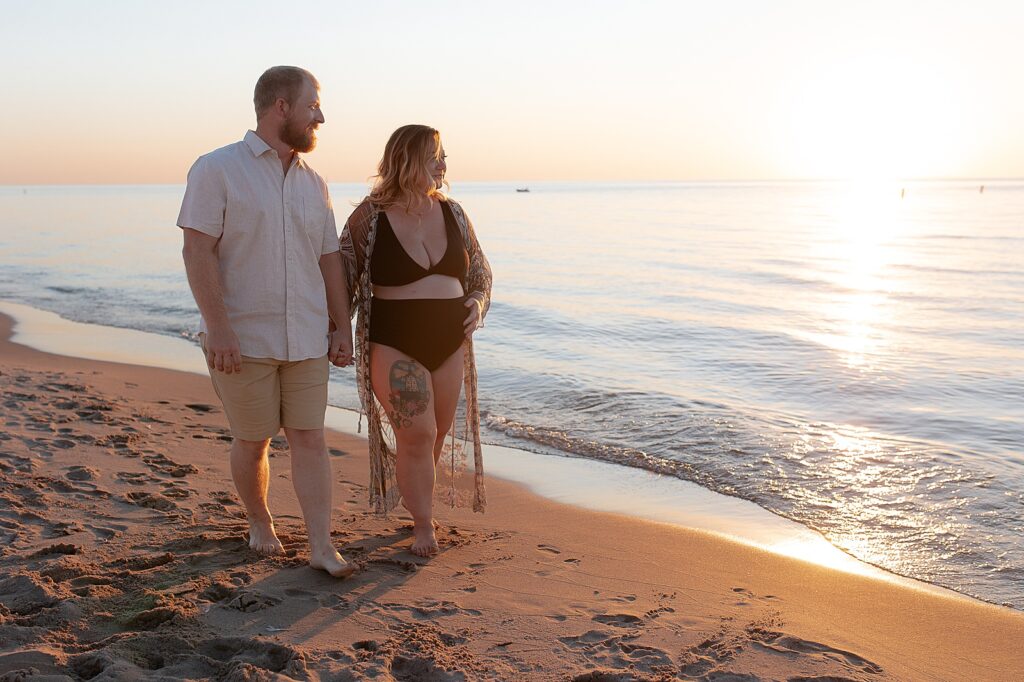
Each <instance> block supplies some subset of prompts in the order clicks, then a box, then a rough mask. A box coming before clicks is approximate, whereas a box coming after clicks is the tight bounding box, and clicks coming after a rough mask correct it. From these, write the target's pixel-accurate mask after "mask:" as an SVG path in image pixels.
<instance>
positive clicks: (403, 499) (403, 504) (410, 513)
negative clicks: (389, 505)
mask: <svg viewBox="0 0 1024 682" xmlns="http://www.w3.org/2000/svg"><path fill="white" fill-rule="evenodd" d="M398 504H400V505H402V509H404V510H405V511H407V512H409V515H410V516H412V511H410V510H409V508H408V507H406V506H405V498H403V497H399V498H398ZM430 523H431V524H432V525H433V526H434V530H437V529H438V528H439V527H440V526H438V525H437V521H435V520H434V519H431V520H430Z"/></svg>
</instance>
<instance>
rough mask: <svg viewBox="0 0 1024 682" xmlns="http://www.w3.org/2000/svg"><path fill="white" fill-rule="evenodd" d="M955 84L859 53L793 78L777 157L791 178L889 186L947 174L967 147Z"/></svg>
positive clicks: (910, 65) (904, 63) (929, 68)
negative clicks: (898, 181) (881, 182)
mask: <svg viewBox="0 0 1024 682" xmlns="http://www.w3.org/2000/svg"><path fill="white" fill-rule="evenodd" d="M955 83H956V79H954V78H949V77H948V74H944V73H942V72H941V71H940V70H937V68H936V67H935V66H934V65H930V64H918V63H915V62H913V61H911V60H909V59H907V58H903V57H896V56H892V55H888V56H887V55H882V54H871V53H870V52H869V51H865V53H863V54H862V55H861V56H859V57H858V58H857V59H856V60H855V61H847V62H834V63H831V64H825V65H823V66H821V67H820V68H819V69H817V70H815V71H811V72H805V73H804V74H803V75H802V76H794V77H793V78H792V79H791V80H790V84H789V88H788V91H787V96H788V97H789V99H788V101H787V102H786V103H785V105H784V109H785V111H786V114H785V121H783V122H782V123H781V128H782V129H783V130H785V131H786V132H785V134H784V140H783V144H784V145H785V148H783V149H780V150H779V154H778V158H779V160H780V161H779V163H780V165H782V166H784V171H785V172H787V173H788V174H790V175H791V176H795V177H811V178H839V179H851V180H858V181H863V180H871V181H878V180H894V179H898V178H913V177H925V176H934V175H936V174H940V175H941V174H945V173H950V172H952V169H955V168H958V167H959V164H960V163H961V162H962V161H963V157H964V154H965V147H966V146H967V144H968V142H969V141H968V140H967V139H966V138H965V133H964V131H963V130H962V127H961V125H960V120H959V119H960V113H961V112H962V109H963V106H964V102H963V100H964V99H965V97H966V96H967V94H968V93H963V92H957V91H956V88H957V86H956V84H955Z"/></svg>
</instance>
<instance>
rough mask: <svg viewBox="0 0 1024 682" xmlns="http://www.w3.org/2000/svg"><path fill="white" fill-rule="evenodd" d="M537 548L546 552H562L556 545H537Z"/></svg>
mask: <svg viewBox="0 0 1024 682" xmlns="http://www.w3.org/2000/svg"><path fill="white" fill-rule="evenodd" d="M537 549H539V550H540V551H542V552H547V553H548V554H561V553H562V550H560V549H558V548H557V547H552V546H551V545H537Z"/></svg>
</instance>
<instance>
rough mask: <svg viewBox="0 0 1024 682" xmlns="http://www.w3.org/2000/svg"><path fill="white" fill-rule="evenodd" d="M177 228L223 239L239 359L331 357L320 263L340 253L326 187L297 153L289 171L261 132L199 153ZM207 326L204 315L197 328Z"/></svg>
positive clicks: (224, 279) (227, 300)
mask: <svg viewBox="0 0 1024 682" xmlns="http://www.w3.org/2000/svg"><path fill="white" fill-rule="evenodd" d="M178 227H182V228H186V227H187V228H191V229H193V230H198V231H199V232H202V233H204V234H208V235H210V236H211V237H217V238H219V239H220V241H219V242H218V243H217V257H218V258H219V260H220V275H221V286H222V287H223V292H224V305H225V307H226V308H227V313H228V320H229V321H230V322H231V328H232V329H233V330H234V332H235V334H236V335H237V336H238V342H239V345H240V346H241V351H242V355H247V356H249V357H254V358H274V359H276V360H285V361H296V360H305V359H307V358H318V357H321V356H323V355H326V354H327V349H328V338H327V333H328V324H329V321H328V316H327V292H326V289H325V287H324V279H323V275H321V273H320V265H319V261H320V256H322V255H324V254H328V253H332V252H334V251H337V250H338V228H337V225H336V223H335V221H334V210H333V209H332V207H331V199H330V196H329V194H328V192H327V183H325V182H324V180H323V178H321V177H320V175H319V174H317V173H316V172H315V171H314V170H313V169H312V168H310V167H309V166H308V165H306V162H305V161H303V160H302V159H301V158H299V156H298V155H296V156H295V159H294V160H293V161H292V165H291V167H290V168H289V169H288V173H287V174H286V173H285V172H284V169H283V168H282V167H281V161H280V159H279V158H278V156H277V152H275V151H274V150H273V149H272V148H271V147H270V146H269V145H268V144H267V143H266V142H264V141H263V140H262V139H260V137H259V136H258V135H256V133H254V132H253V131H251V130H250V131H248V132H247V133H246V134H245V138H244V139H243V140H242V141H241V142H236V143H234V144H230V145H228V146H226V147H221V148H220V149H217V150H214V151H212V152H210V153H209V154H205V155H203V156H200V157H199V159H198V160H197V161H196V162H195V164H193V165H192V168H191V170H189V172H188V186H187V187H186V188H185V198H184V199H183V200H182V202H181V213H180V214H179V215H178ZM206 330H207V329H206V320H203V319H202V318H200V321H199V331H200V332H205V331H206Z"/></svg>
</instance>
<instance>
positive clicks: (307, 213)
mask: <svg viewBox="0 0 1024 682" xmlns="http://www.w3.org/2000/svg"><path fill="white" fill-rule="evenodd" d="M299 203H300V204H301V206H302V212H301V215H299V216H297V217H298V219H299V222H298V224H299V225H301V226H302V234H304V235H305V236H306V237H307V238H308V239H309V242H310V244H311V245H312V246H313V247H315V248H317V249H319V248H320V246H321V244H322V242H323V240H324V226H325V225H326V224H327V202H326V201H324V199H323V197H322V196H320V195H317V196H315V197H310V196H305V197H303V198H302V201H301V202H299Z"/></svg>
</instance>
